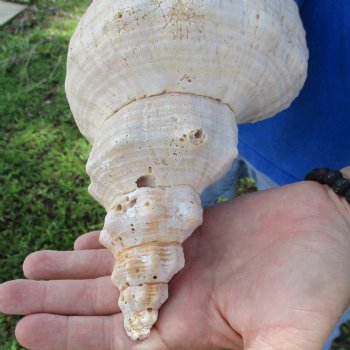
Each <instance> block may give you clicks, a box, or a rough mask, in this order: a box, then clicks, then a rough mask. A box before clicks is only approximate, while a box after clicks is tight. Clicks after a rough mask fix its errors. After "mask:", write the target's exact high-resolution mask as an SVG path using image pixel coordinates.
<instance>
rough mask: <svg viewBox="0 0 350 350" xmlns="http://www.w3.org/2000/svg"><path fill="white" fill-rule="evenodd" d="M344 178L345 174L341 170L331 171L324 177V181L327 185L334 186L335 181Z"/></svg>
mask: <svg viewBox="0 0 350 350" xmlns="http://www.w3.org/2000/svg"><path fill="white" fill-rule="evenodd" d="M342 178H343V174H342V173H341V172H340V171H339V170H329V171H328V173H327V174H326V175H325V177H324V181H325V183H326V185H328V186H332V185H333V183H334V181H337V180H339V179H342Z"/></svg>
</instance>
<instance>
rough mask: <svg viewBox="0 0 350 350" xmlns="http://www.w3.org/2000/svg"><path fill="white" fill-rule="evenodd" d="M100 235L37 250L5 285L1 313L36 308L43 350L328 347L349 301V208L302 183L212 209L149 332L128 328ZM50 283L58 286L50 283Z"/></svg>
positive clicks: (22, 333)
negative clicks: (71, 247)
mask: <svg viewBox="0 0 350 350" xmlns="http://www.w3.org/2000/svg"><path fill="white" fill-rule="evenodd" d="M101 248H102V247H101V246H100V245H99V243H98V233H91V234H87V235H84V236H82V237H80V238H79V239H78V240H77V242H76V244H75V251H73V252H37V253H34V254H32V255H30V256H29V257H28V258H27V259H26V261H25V263H24V273H25V275H26V277H28V278H29V279H31V280H19V281H11V282H7V283H5V284H3V285H1V286H0V310H1V311H2V312H4V313H8V314H23V315H29V316H26V317H25V318H23V319H22V320H21V321H20V322H19V324H18V326H17V329H16V337H17V339H18V340H19V341H20V343H21V344H22V345H23V346H25V347H27V348H29V349H32V350H41V349H45V350H61V349H62V350H63V349H70V350H78V349H84V350H89V349H94V350H119V349H123V350H125V349H132V350H165V349H173V350H182V349H184V350H185V349H186V350H195V349H198V350H199V349H200V350H206V349H208V350H209V349H235V350H236V349H245V350H267V349H269V350H270V349H278V350H294V349H298V350H299V349H307V350H319V349H321V348H322V345H323V343H324V341H325V340H326V338H327V336H328V335H329V333H330V332H331V330H332V328H333V326H334V325H335V323H336V321H337V319H338V318H339V317H340V315H341V314H342V312H343V311H344V310H345V308H346V307H347V305H348V304H349V302H350V205H349V204H348V203H346V202H345V200H344V199H342V198H340V197H338V196H336V195H335V194H334V193H333V192H332V190H330V189H328V188H327V187H326V186H321V185H319V184H317V183H312V182H302V183H297V184H293V185H289V186H285V187H280V188H275V189H272V190H269V191H265V192H260V193H253V194H249V195H246V196H243V197H241V198H239V199H236V200H233V201H231V202H228V203H225V204H223V205H220V206H217V207H214V208H211V209H208V210H206V211H205V216H204V224H203V225H202V226H201V227H200V228H199V229H198V230H196V231H195V232H194V233H193V235H192V236H191V237H190V239H188V240H187V241H186V242H185V244H184V249H185V256H186V266H185V268H184V269H183V270H182V271H181V272H180V273H178V274H177V275H176V276H175V277H174V278H173V279H172V281H171V283H170V297H169V300H168V302H167V303H166V304H165V305H164V306H163V307H162V309H161V311H160V314H159V320H158V322H157V324H156V326H155V327H154V328H153V330H152V332H151V335H150V337H149V338H148V339H147V340H145V341H142V342H132V341H130V340H129V338H128V337H127V336H126V334H125V332H124V329H123V317H122V315H121V314H120V311H119V309H118V307H117V299H118V292H117V289H116V288H115V287H114V286H113V285H112V283H111V281H110V277H109V275H110V273H111V271H112V266H113V258H112V255H111V254H110V253H109V252H108V251H107V250H105V249H101ZM45 280H49V281H45Z"/></svg>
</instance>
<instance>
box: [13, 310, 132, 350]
mask: <svg viewBox="0 0 350 350" xmlns="http://www.w3.org/2000/svg"><path fill="white" fill-rule="evenodd" d="M119 318H120V317H119ZM119 318H118V317H116V316H96V317H80V316H58V315H49V314H36V315H30V316H27V317H25V318H23V319H22V320H21V321H20V322H19V323H18V324H17V327H16V338H17V340H18V341H19V343H20V344H21V345H22V346H23V347H25V348H28V349H31V350H48V349H50V350H66V349H70V350H90V349H91V350H96V349H98V350H114V349H116V350H117V349H122V348H121V347H117V346H115V344H114V340H113V335H114V333H115V331H116V329H117V328H116V324H117V323H118V326H119V327H120V326H122V325H121V324H120V320H119ZM118 321H119V322H118ZM118 331H119V332H120V331H121V330H120V329H118ZM124 349H128V348H124Z"/></svg>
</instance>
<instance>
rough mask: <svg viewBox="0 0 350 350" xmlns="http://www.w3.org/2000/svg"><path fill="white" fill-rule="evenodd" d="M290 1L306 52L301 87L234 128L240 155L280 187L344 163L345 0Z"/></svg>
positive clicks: (347, 118) (349, 45) (348, 59)
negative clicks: (267, 115) (266, 114)
mask: <svg viewBox="0 0 350 350" xmlns="http://www.w3.org/2000/svg"><path fill="white" fill-rule="evenodd" d="M296 2H297V3H298V5H299V6H300V15H301V18H302V21H303V23H304V27H305V31H306V39H307V43H308V47H309V51H310V59H309V69H308V78H307V80H306V83H305V86H304V88H303V89H302V91H301V93H300V95H299V97H298V98H297V99H296V100H295V101H294V102H293V103H292V105H291V107H290V108H288V109H287V110H285V111H283V112H281V113H279V114H278V115H277V116H275V117H274V118H272V119H267V120H265V121H262V122H258V123H256V124H245V125H241V126H239V145H238V148H239V151H240V154H241V155H242V156H243V157H245V158H246V159H248V160H249V161H250V162H251V163H252V164H253V165H254V166H255V167H256V168H257V169H258V170H260V171H261V172H263V173H265V174H266V175H268V176H269V177H270V178H272V180H274V181H275V182H276V183H278V184H280V185H283V184H286V183H290V182H294V181H298V180H301V179H303V177H304V175H305V174H306V173H307V172H309V171H310V170H311V169H312V168H315V167H319V166H326V167H329V168H335V169H340V168H342V167H345V166H347V165H350V0H336V1H335V0H296Z"/></svg>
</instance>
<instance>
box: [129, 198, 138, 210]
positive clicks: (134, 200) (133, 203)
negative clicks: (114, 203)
mask: <svg viewBox="0 0 350 350" xmlns="http://www.w3.org/2000/svg"><path fill="white" fill-rule="evenodd" d="M136 201H137V198H134V199H133V200H132V201H131V202H129V205H128V208H132V207H133V206H134V205H135V204H136Z"/></svg>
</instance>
